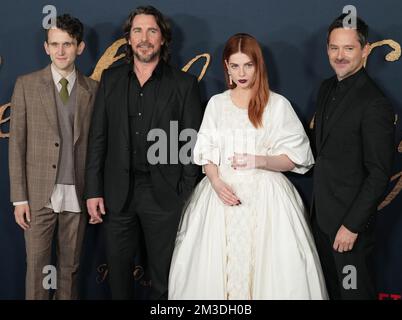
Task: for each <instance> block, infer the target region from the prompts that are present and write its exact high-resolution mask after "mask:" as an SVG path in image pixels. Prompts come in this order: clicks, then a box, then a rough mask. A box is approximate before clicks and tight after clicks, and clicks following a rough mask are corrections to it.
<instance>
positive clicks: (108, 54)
mask: <svg viewBox="0 0 402 320" xmlns="http://www.w3.org/2000/svg"><path fill="white" fill-rule="evenodd" d="M125 44H126V40H125V39H119V40H117V41H115V42H114V43H113V44H112V45H111V46H109V47H108V48H107V49H106V51H105V53H104V54H103V55H102V57H101V58H100V59H99V61H98V62H97V64H96V66H95V69H94V71H93V73H92V75H91V76H90V77H91V78H92V79H94V80H97V81H99V80H100V78H101V76H102V72H103V71H104V70H105V69H107V68H109V67H110V66H111V65H112V64H113V63H115V62H116V61H118V60H120V59H122V58H124V53H122V54H118V51H119V49H120V48H121V47H122V46H123V45H125ZM382 46H389V47H391V49H392V51H391V52H389V53H388V54H387V55H386V56H385V60H386V61H389V62H394V61H397V60H399V59H400V57H401V46H400V45H399V43H397V42H396V41H394V40H391V39H387V40H382V41H378V42H375V43H372V44H371V45H370V53H369V55H370V54H371V53H372V51H373V50H374V49H375V48H378V47H382ZM202 58H204V59H205V63H204V66H203V68H202V70H201V72H200V74H199V76H198V81H201V79H202V78H203V77H204V75H205V73H206V71H207V69H208V66H209V63H210V59H211V58H210V55H209V54H208V53H204V54H200V55H197V56H196V57H194V58H193V59H191V60H190V61H189V62H188V63H187V64H186V65H185V66H184V67H183V68H182V70H183V71H185V72H187V71H188V70H189V69H190V68H191V66H192V65H193V64H194V63H195V62H196V61H198V60H199V59H202ZM367 58H368V57H367ZM1 63H2V61H1V57H0V65H1ZM366 63H367V60H366V61H365V65H366ZM10 106H11V105H10V103H6V104H4V105H2V106H0V138H7V137H9V134H8V133H4V132H3V131H2V125H3V124H4V123H6V122H8V121H9V120H10V117H9V116H8V117H5V112H6V110H7V109H8V108H10ZM397 119H398V118H397V115H395V124H396V122H397ZM313 128H314V117H313V119H312V120H311V122H310V129H313ZM398 152H399V153H402V141H401V142H400V144H399V147H398ZM396 180H397V182H396V183H395V186H394V187H393V189H392V191H391V192H390V193H389V194H388V195H387V196H386V198H385V200H384V201H383V202H382V203H381V204H380V205H379V207H378V210H381V209H383V208H384V207H386V206H387V205H388V204H390V203H391V202H392V200H393V199H395V197H396V196H397V195H398V194H399V193H400V192H401V190H402V172H400V173H397V174H395V175H394V176H393V177H392V178H391V183H393V182H394V181H396ZM101 273H102V272H101Z"/></svg>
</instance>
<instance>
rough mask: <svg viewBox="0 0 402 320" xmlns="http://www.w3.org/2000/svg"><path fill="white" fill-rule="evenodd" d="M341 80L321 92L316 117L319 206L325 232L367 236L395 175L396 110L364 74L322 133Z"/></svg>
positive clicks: (316, 198)
mask: <svg viewBox="0 0 402 320" xmlns="http://www.w3.org/2000/svg"><path fill="white" fill-rule="evenodd" d="M334 81H337V80H336V77H332V78H330V79H327V80H325V81H324V82H323V83H322V85H321V87H320V90H319V93H318V100H317V111H316V117H315V144H316V146H315V147H316V148H315V149H316V165H315V168H314V188H313V190H314V191H313V205H312V207H314V208H315V214H316V218H317V221H318V224H319V226H320V228H321V229H322V230H323V231H324V232H326V233H327V234H332V235H334V234H335V233H336V232H337V231H338V229H339V228H340V226H341V225H344V226H345V227H346V228H348V229H349V230H351V231H352V232H355V233H356V232H362V231H364V230H365V228H366V227H367V225H368V224H369V222H370V218H372V217H373V216H374V214H375V213H376V212H377V206H378V205H379V203H380V201H381V200H382V197H383V196H384V193H385V191H386V188H387V185H388V183H389V179H390V176H391V173H392V163H393V159H394V152H395V151H394V150H395V149H394V144H395V142H394V130H395V126H394V112H393V110H392V107H391V105H390V103H389V101H388V100H387V98H386V97H385V96H384V94H383V93H382V92H381V90H380V89H379V88H378V87H377V85H376V84H375V83H374V82H373V80H372V79H371V78H370V77H369V76H368V75H367V73H366V71H365V70H363V71H362V72H361V73H360V75H359V76H358V77H357V79H356V80H355V82H354V84H353V86H352V88H351V89H349V91H347V93H346V94H345V96H344V97H343V98H342V100H341V101H340V104H339V105H338V107H337V109H336V110H335V111H334V113H333V114H332V117H331V118H330V120H329V122H328V123H327V124H326V126H325V127H324V131H323V132H321V131H322V130H321V127H322V116H323V108H324V105H325V103H326V100H327V97H328V94H329V92H330V89H331V86H332V85H333V84H334Z"/></svg>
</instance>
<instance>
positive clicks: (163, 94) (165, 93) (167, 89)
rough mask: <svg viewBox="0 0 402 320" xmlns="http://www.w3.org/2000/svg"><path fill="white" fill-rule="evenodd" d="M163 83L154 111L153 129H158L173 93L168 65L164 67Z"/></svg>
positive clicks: (160, 86)
mask: <svg viewBox="0 0 402 320" xmlns="http://www.w3.org/2000/svg"><path fill="white" fill-rule="evenodd" d="M163 68H164V70H163V75H162V79H161V83H160V84H159V91H158V97H157V99H156V103H155V106H154V109H153V114H152V121H151V129H153V128H156V126H157V124H158V120H159V119H160V118H161V116H162V114H163V112H164V111H165V110H166V105H167V103H168V101H169V98H170V96H171V95H172V93H173V87H172V82H171V81H173V79H172V71H171V70H170V67H169V66H168V65H164V67H163Z"/></svg>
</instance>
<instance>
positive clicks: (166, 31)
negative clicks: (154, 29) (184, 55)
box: [123, 6, 172, 62]
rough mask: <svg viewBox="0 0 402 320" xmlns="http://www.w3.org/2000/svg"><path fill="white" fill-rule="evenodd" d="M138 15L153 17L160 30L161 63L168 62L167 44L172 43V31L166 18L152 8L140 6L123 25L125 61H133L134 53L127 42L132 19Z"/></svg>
mask: <svg viewBox="0 0 402 320" xmlns="http://www.w3.org/2000/svg"><path fill="white" fill-rule="evenodd" d="M139 14H146V15H152V16H154V17H155V20H156V23H157V25H158V27H159V29H161V33H162V38H163V45H162V46H161V58H162V59H163V61H165V62H168V61H169V58H170V53H169V44H170V42H171V41H172V31H171V29H170V24H169V22H168V20H167V19H166V17H164V16H163V14H162V13H161V12H160V11H159V10H158V9H156V8H155V7H153V6H141V7H138V8H136V9H135V10H134V11H133V12H131V13H130V15H129V16H128V17H127V20H126V22H125V23H124V26H123V31H124V37H125V38H126V40H127V44H126V47H125V51H126V59H127V61H128V62H132V60H133V55H134V53H133V49H132V48H131V45H130V44H129V43H128V40H129V38H130V30H131V27H132V24H133V20H134V17H135V16H136V15H139Z"/></svg>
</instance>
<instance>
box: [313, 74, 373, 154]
mask: <svg viewBox="0 0 402 320" xmlns="http://www.w3.org/2000/svg"><path fill="white" fill-rule="evenodd" d="M363 74H364V73H362V75H363ZM365 80H366V78H365V77H364V76H359V77H358V79H356V82H355V83H354V84H353V85H352V86H351V87H350V88H349V89H348V91H347V92H346V94H345V95H344V96H343V97H342V100H341V101H340V102H339V105H338V107H337V108H336V110H335V111H334V114H333V115H332V116H331V117H330V119H329V121H328V123H327V124H326V125H325V127H324V132H323V135H322V140H321V146H323V145H324V144H325V142H326V140H327V138H328V135H329V133H330V132H331V129H332V128H333V126H334V124H335V123H337V122H338V120H339V118H341V117H342V116H345V113H346V111H347V109H348V108H351V107H353V105H354V104H355V103H354V101H353V100H354V99H355V98H356V95H355V92H356V91H355V89H356V88H358V87H360V86H361V85H362V84H363V83H364V81H365ZM328 91H329V90H328ZM320 149H321V148H320Z"/></svg>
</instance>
